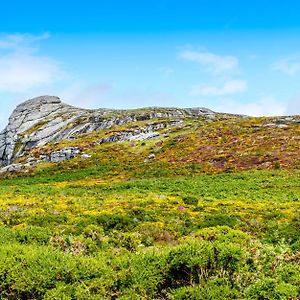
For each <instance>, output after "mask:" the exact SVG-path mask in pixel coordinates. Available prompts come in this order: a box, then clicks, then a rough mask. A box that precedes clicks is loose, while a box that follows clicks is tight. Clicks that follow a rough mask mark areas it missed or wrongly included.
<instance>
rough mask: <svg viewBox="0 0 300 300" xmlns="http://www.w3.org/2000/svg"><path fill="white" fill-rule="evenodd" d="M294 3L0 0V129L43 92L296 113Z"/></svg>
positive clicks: (128, 103) (299, 108)
mask: <svg viewBox="0 0 300 300" xmlns="http://www.w3.org/2000/svg"><path fill="white" fill-rule="evenodd" d="M299 11H300V2H299V1H296V0H293V1H292V0H285V1H280V0H273V1H270V0H260V1H258V0H244V1H241V0H239V1H238V0H226V1H224V0H197V1H196V0H185V1H183V0H181V1H178V0H172V1H171V0H148V1H146V0H144V1H143V0H139V1H137V0H127V1H121V0H109V1H108V0H94V1H93V0H85V1H79V0H78V1H76V0H72V1H70V0H64V1H58V0H51V1H31V0H27V1H21V0H20V1H14V0H11V1H3V3H1V10H0V103H1V109H0V129H1V128H4V126H5V125H6V123H7V119H8V117H9V115H10V113H11V112H12V110H13V109H14V108H15V107H16V105H17V104H19V103H21V102H23V101H25V100H27V99H30V98H33V97H37V96H40V95H56V96H59V97H60V98H61V99H62V101H63V102H65V103H68V104H71V105H76V106H80V107H85V108H100V107H107V108H137V107H148V106H168V107H170V106H171V107H207V108H210V109H212V110H215V111H220V112H231V113H241V114H247V115H253V116H269V115H294V114H300V38H299V37H300V18H299Z"/></svg>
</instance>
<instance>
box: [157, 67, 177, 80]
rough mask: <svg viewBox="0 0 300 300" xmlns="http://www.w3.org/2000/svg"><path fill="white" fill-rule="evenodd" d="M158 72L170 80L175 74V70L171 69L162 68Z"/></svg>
mask: <svg viewBox="0 0 300 300" xmlns="http://www.w3.org/2000/svg"><path fill="white" fill-rule="evenodd" d="M158 71H159V72H160V73H161V74H162V76H163V77H164V78H169V77H170V76H171V75H172V74H173V73H174V70H173V69H172V68H170V67H161V68H159V69H158Z"/></svg>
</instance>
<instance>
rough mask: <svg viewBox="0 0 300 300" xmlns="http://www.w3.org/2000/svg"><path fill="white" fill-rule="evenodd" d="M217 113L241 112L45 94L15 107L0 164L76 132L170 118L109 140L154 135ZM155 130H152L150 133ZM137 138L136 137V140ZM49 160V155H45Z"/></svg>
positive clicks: (0, 143) (60, 156)
mask: <svg viewBox="0 0 300 300" xmlns="http://www.w3.org/2000/svg"><path fill="white" fill-rule="evenodd" d="M217 116H222V117H224V116H225V117H226V116H227V117H231V118H232V117H237V115H230V114H217V113H215V112H213V111H211V110H209V109H206V108H182V109H178V108H159V107H151V108H144V109H137V110H135V109H131V110H112V109H104V108H103V109H97V110H89V109H81V108H76V107H73V106H70V105H67V104H65V103H63V102H62V101H61V100H60V99H59V98H58V97H54V96H41V97H38V98H34V99H30V100H28V101H26V102H24V103H22V104H20V105H19V106H17V108H16V109H15V110H14V111H13V113H12V115H11V116H10V118H9V122H8V125H7V126H6V128H5V129H4V130H3V131H2V132H1V133H0V166H1V165H2V166H7V165H10V164H13V162H14V161H15V160H16V159H17V158H19V157H20V156H21V155H23V154H24V152H26V151H28V150H30V149H31V148H35V147H41V146H44V145H46V144H47V143H50V142H58V141H61V140H67V139H74V138H75V137H76V135H78V134H82V133H89V132H93V131H96V130H102V129H108V128H111V127H114V126H120V125H124V124H129V123H134V122H137V121H142V120H152V119H160V118H164V119H169V122H168V125H166V123H161V122H157V123H154V124H151V125H148V127H147V126H146V127H145V128H142V129H140V130H137V131H136V132H127V133H125V132H123V133H121V134H119V135H118V134H116V136H114V137H109V141H122V140H128V139H131V138H133V136H138V135H140V136H139V137H136V138H137V139H144V138H147V137H153V136H154V135H156V133H153V132H154V131H156V130H158V129H161V128H164V126H180V124H182V122H183V121H182V120H183V119H184V118H191V117H192V118H205V119H206V120H207V121H209V120H213V119H215V118H216V117H217ZM150 132H152V133H150ZM147 133H149V135H147ZM134 139H135V138H133V140H134ZM73 154H74V153H69V152H65V153H62V152H58V153H53V154H52V156H51V157H50V158H49V157H48V159H49V160H50V161H62V160H64V159H65V158H68V157H72V155H73ZM41 159H42V160H46V159H47V157H41Z"/></svg>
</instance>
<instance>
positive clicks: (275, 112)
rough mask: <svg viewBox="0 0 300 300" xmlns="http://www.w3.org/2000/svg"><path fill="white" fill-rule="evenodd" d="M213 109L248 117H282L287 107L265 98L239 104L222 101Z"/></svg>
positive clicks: (227, 100)
mask: <svg viewBox="0 0 300 300" xmlns="http://www.w3.org/2000/svg"><path fill="white" fill-rule="evenodd" d="M215 109H216V110H217V111H220V112H230V113H235V114H244V115H248V116H255V117H261V116H282V115H285V114H286V113H287V107H286V105H285V104H284V103H281V102H279V101H278V100H276V99H275V98H273V97H272V96H266V97H263V98H261V99H260V100H258V101H255V102H248V103H241V102H239V101H234V100H229V99H223V100H221V101H220V102H219V104H218V105H216V107H215Z"/></svg>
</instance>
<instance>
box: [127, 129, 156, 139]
mask: <svg viewBox="0 0 300 300" xmlns="http://www.w3.org/2000/svg"><path fill="white" fill-rule="evenodd" d="M159 136H160V134H159V132H156V131H154V132H148V133H140V134H138V135H134V136H132V137H130V138H129V141H146V140H151V139H154V138H157V137H159Z"/></svg>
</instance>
